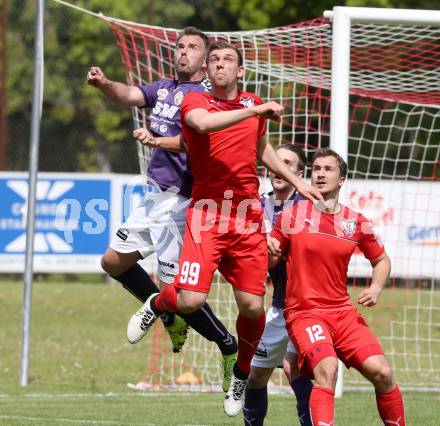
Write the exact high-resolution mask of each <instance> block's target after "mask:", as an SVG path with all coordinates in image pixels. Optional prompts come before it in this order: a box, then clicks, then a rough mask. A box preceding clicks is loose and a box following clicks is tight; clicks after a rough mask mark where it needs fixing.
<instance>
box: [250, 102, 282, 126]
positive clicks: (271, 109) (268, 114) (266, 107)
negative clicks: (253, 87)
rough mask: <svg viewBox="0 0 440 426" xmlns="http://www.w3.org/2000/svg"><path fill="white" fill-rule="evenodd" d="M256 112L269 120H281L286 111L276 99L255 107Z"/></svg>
mask: <svg viewBox="0 0 440 426" xmlns="http://www.w3.org/2000/svg"><path fill="white" fill-rule="evenodd" d="M254 110H255V113H256V114H257V115H259V116H260V117H264V118H266V119H268V120H275V121H280V120H281V116H282V115H283V112H284V107H283V106H282V105H280V104H278V103H276V102H274V101H270V102H266V103H265V104H261V105H257V106H255V107H254Z"/></svg>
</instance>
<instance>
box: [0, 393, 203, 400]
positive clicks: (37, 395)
mask: <svg viewBox="0 0 440 426" xmlns="http://www.w3.org/2000/svg"><path fill="white" fill-rule="evenodd" d="M176 395H179V396H194V393H191V392H182V393H180V392H179V393H176V392H156V393H151V392H142V391H138V392H129V393H113V392H109V393H29V394H24V395H17V394H14V395H9V394H0V398H48V399H49V398H120V397H124V396H129V397H132V396H139V397H142V398H147V397H148V398H156V397H161V396H176Z"/></svg>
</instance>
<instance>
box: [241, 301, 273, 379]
mask: <svg viewBox="0 0 440 426" xmlns="http://www.w3.org/2000/svg"><path fill="white" fill-rule="evenodd" d="M265 324H266V314H265V313H264V309H263V310H262V311H261V315H260V316H259V317H258V318H256V319H250V318H246V317H245V316H243V315H241V314H238V317H237V323H236V327H237V335H238V357H237V367H238V368H239V370H240V371H241V372H243V373H249V371H251V361H252V357H253V356H254V354H255V351H256V350H257V346H258V343H259V342H260V337H261V335H262V334H263V331H264V326H265Z"/></svg>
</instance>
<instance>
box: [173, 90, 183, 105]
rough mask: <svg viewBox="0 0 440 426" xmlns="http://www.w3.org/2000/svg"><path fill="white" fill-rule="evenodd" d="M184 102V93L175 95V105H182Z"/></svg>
mask: <svg viewBox="0 0 440 426" xmlns="http://www.w3.org/2000/svg"><path fill="white" fill-rule="evenodd" d="M182 101H183V93H182V92H180V91H179V92H177V93H176V94H175V95H174V103H175V104H176V105H180V104H181V103H182Z"/></svg>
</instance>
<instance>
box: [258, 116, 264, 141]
mask: <svg viewBox="0 0 440 426" xmlns="http://www.w3.org/2000/svg"><path fill="white" fill-rule="evenodd" d="M265 134H266V119H265V118H263V117H260V122H259V123H258V137H259V138H261V136H264V135H265Z"/></svg>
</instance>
